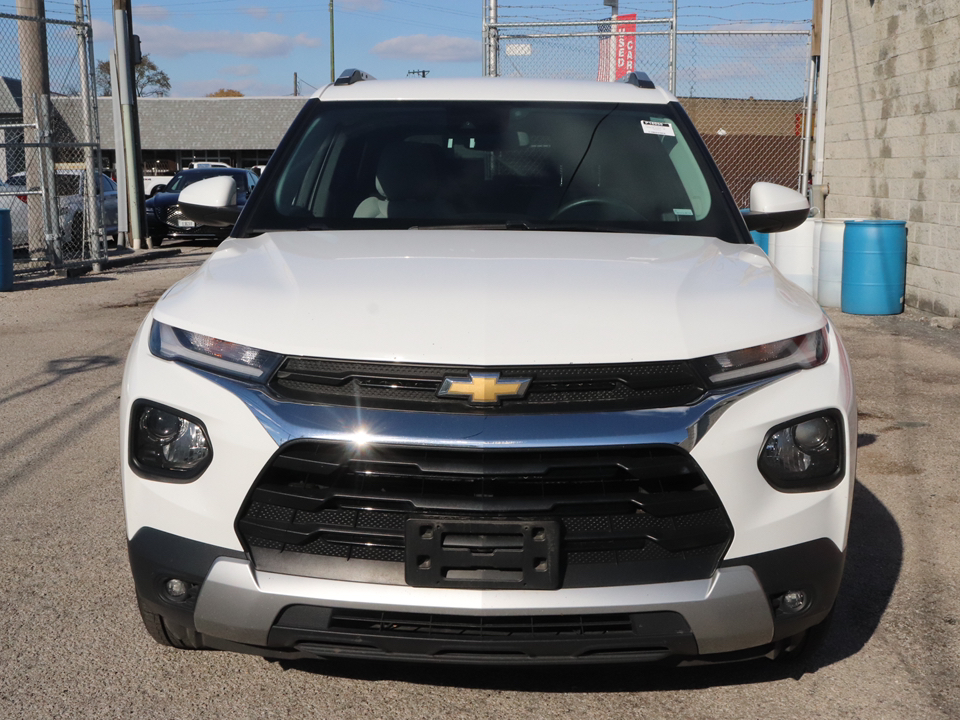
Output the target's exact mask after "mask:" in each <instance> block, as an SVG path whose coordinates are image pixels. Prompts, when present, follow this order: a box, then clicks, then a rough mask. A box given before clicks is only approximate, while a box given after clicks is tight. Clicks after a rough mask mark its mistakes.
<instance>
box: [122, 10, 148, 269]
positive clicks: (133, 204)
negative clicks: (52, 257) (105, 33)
mask: <svg viewBox="0 0 960 720" xmlns="http://www.w3.org/2000/svg"><path fill="white" fill-rule="evenodd" d="M113 32H114V36H115V42H116V51H117V80H118V81H119V82H118V85H119V88H120V96H119V103H120V113H121V119H122V121H123V148H122V149H123V152H120V150H121V149H120V148H117V162H118V163H119V162H120V159H121V158H123V162H124V164H125V165H126V172H125V176H126V180H127V207H128V211H129V212H128V217H129V220H130V234H131V236H132V239H133V249H134V250H140V249H141V248H142V247H143V245H142V243H143V239H144V236H146V232H145V227H144V209H145V206H144V197H143V168H141V167H140V163H139V157H140V152H139V151H140V142H139V137H140V130H139V123H138V121H137V92H136V85H135V82H134V70H133V65H134V58H133V50H134V35H133V14H132V13H131V10H130V0H113ZM139 60H140V59H139V58H136V61H137V62H139ZM147 242H148V246H149V245H152V243H151V242H150V241H149V240H148V241H147Z"/></svg>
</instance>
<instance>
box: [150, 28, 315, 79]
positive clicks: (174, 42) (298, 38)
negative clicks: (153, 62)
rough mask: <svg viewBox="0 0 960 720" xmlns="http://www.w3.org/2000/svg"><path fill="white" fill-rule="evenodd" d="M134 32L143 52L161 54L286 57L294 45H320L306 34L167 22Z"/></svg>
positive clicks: (168, 55) (165, 55)
mask: <svg viewBox="0 0 960 720" xmlns="http://www.w3.org/2000/svg"><path fill="white" fill-rule="evenodd" d="M137 32H138V33H139V35H140V44H141V47H142V48H143V52H145V53H150V54H151V55H158V56H164V57H182V56H184V55H190V54H191V53H202V52H213V53H223V54H225V55H236V56H238V57H249V58H264V57H285V56H287V55H289V54H290V52H291V51H292V50H293V49H294V48H295V47H297V46H302V47H319V45H320V40H319V39H318V38H313V37H310V36H308V35H307V34H306V33H300V34H299V35H294V36H291V35H280V34H279V33H272V32H256V33H244V32H236V31H233V30H217V31H202V30H200V31H198V30H180V29H178V28H175V27H172V26H170V25H138V26H137ZM214 89H216V88H214Z"/></svg>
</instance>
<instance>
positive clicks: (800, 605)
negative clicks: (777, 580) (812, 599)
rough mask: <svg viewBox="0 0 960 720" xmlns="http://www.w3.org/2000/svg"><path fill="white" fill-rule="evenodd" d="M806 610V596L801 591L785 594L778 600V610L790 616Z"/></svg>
mask: <svg viewBox="0 0 960 720" xmlns="http://www.w3.org/2000/svg"><path fill="white" fill-rule="evenodd" d="M806 608H807V594H806V593H805V592H804V591H803V590H791V591H789V592H785V593H784V594H783V597H782V598H780V609H781V610H783V612H785V613H789V614H790V615H795V614H796V613H798V612H803V611H804V610H806Z"/></svg>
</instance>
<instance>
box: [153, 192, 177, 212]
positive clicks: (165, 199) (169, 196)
mask: <svg viewBox="0 0 960 720" xmlns="http://www.w3.org/2000/svg"><path fill="white" fill-rule="evenodd" d="M179 199H180V193H178V192H175V193H168V192H158V193H157V194H156V195H154V196H153V197H151V198H147V200H146V205H147V207H148V208H149V207H166V206H167V205H173V204H174V203H176V202H177V200H179Z"/></svg>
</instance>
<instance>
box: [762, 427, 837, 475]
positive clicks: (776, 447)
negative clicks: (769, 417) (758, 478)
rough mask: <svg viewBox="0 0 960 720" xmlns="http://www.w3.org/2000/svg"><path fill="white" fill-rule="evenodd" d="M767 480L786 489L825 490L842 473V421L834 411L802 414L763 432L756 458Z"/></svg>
mask: <svg viewBox="0 0 960 720" xmlns="http://www.w3.org/2000/svg"><path fill="white" fill-rule="evenodd" d="M757 467H758V468H759V469H760V473H761V474H762V475H763V477H764V478H766V480H767V482H769V483H770V484H771V485H773V486H774V487H775V488H777V489H778V490H783V491H786V492H810V491H812V490H825V489H827V488H829V487H832V486H833V485H835V484H836V483H837V482H838V481H839V480H840V478H841V477H842V476H843V421H842V420H841V418H840V415H839V413H837V411H835V410H827V411H823V412H819V413H815V414H813V415H806V416H804V417H801V418H796V419H794V420H791V421H790V422H789V423H785V424H783V425H778V426H777V427H775V428H773V429H772V430H770V432H768V433H767V436H766V438H765V439H764V441H763V447H761V449H760V457H759V458H758V459H757Z"/></svg>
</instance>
